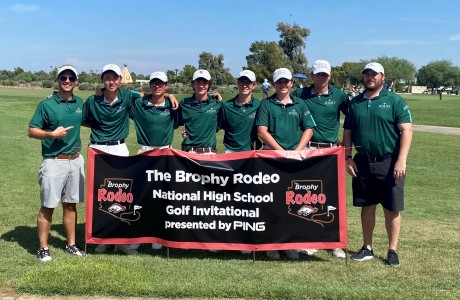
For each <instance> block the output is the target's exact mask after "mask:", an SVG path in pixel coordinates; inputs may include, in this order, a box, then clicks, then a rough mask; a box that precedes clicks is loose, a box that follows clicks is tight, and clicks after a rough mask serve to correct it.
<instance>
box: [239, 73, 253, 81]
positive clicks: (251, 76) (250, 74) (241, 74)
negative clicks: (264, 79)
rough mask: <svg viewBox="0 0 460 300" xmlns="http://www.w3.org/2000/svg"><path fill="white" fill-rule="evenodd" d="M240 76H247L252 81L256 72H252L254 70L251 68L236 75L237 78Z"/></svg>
mask: <svg viewBox="0 0 460 300" xmlns="http://www.w3.org/2000/svg"><path fill="white" fill-rule="evenodd" d="M241 77H247V78H248V79H249V80H251V81H252V82H255V81H256V74H254V72H252V71H251V70H244V71H241V72H240V74H239V75H238V79H240V78H241Z"/></svg>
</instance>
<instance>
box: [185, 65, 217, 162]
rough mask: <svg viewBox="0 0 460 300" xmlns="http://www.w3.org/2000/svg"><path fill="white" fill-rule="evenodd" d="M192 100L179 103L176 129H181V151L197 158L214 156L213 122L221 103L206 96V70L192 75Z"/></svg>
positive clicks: (214, 127)
mask: <svg viewBox="0 0 460 300" xmlns="http://www.w3.org/2000/svg"><path fill="white" fill-rule="evenodd" d="M192 85H193V90H194V93H193V95H192V97H190V98H185V99H183V100H182V101H181V102H180V105H179V111H178V112H177V115H176V116H177V118H176V119H177V125H178V126H184V127H185V130H184V133H183V136H184V140H183V142H182V150H184V151H187V152H192V153H198V154H214V153H216V143H217V141H216V130H217V119H218V115H219V111H220V109H221V107H222V103H221V102H219V101H218V98H217V97H214V96H211V95H209V93H208V92H209V90H210V89H211V86H212V81H211V75H210V74H209V72H208V71H206V70H197V71H196V72H195V73H193V79H192Z"/></svg>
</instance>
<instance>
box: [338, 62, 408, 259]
mask: <svg viewBox="0 0 460 300" xmlns="http://www.w3.org/2000/svg"><path fill="white" fill-rule="evenodd" d="M363 74H364V87H365V91H364V93H362V94H360V95H358V96H356V97H355V98H353V99H352V101H351V102H350V104H349V107H348V114H347V115H346V117H345V123H344V126H343V127H344V133H343V143H344V146H345V154H346V170H347V172H348V174H350V175H351V176H353V181H352V188H353V205H354V206H357V207H361V225H362V229H363V246H362V248H361V249H360V250H359V251H358V252H357V253H356V254H354V255H353V256H352V257H351V258H352V259H353V260H356V261H364V260H370V259H372V258H373V257H374V252H373V249H372V235H373V231H374V227H375V213H376V207H377V204H379V203H380V204H381V205H382V207H383V212H384V218H385V228H386V231H387V235H388V252H387V258H386V260H385V262H386V264H388V265H389V266H393V267H398V266H399V257H398V253H397V246H398V240H399V232H400V228H401V211H402V210H403V209H404V179H405V177H406V160H407V156H408V154H409V149H410V145H411V141H412V116H411V113H410V110H409V107H408V106H407V104H406V102H405V101H404V100H403V99H402V98H401V97H400V96H399V95H396V94H395V93H392V92H390V91H388V90H386V89H383V82H384V80H385V72H384V69H383V66H382V65H381V64H379V63H376V62H372V63H369V64H367V65H366V66H365V67H364V70H363ZM352 145H354V147H355V149H356V152H357V153H356V155H355V157H354V158H353V159H352V156H351V152H352V148H351V147H352Z"/></svg>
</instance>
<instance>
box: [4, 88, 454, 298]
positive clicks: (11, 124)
mask: <svg viewBox="0 0 460 300" xmlns="http://www.w3.org/2000/svg"><path fill="white" fill-rule="evenodd" d="M49 93H50V90H23V89H1V88H0V138H1V141H2V143H0V155H1V162H2V163H1V165H0V174H1V176H0V190H1V192H2V195H3V197H2V198H1V199H0V204H1V206H2V208H3V211H4V213H3V214H2V217H1V218H0V287H2V288H3V289H6V288H13V289H14V290H15V291H16V292H17V293H29V294H38V295H44V296H53V295H86V296H92V295H99V296H100V295H106V296H112V297H129V296H137V297H146V298H151V297H164V298H254V299H268V298H272V299H273V298H277V299H280V298H282V299H298V298H302V299H370V298H373V299H408V298H410V299H458V298H460V289H459V288H458V287H459V286H460V264H459V263H458V253H459V250H460V247H459V240H460V226H459V225H460V221H459V217H458V216H459V214H460V204H459V201H458V199H459V198H460V197H459V196H460V193H459V189H458V177H457V176H458V170H457V167H456V166H457V165H458V161H459V160H460V154H459V152H458V151H457V149H459V147H460V139H459V138H458V136H453V135H441V134H434V133H422V132H414V140H413V145H412V149H411V153H410V155H409V160H408V178H407V182H406V210H405V211H404V212H403V215H402V220H403V224H402V232H401V240H400V247H399V250H400V258H401V267H400V268H399V269H392V268H389V267H387V266H385V265H384V263H383V259H384V256H385V254H386V246H387V238H386V233H385V230H384V225H383V216H382V212H381V210H379V211H378V216H377V225H376V230H375V235H374V236H375V239H374V251H375V254H376V256H377V257H376V259H374V260H372V261H369V262H363V263H358V262H354V261H349V265H348V267H347V266H346V265H345V261H344V260H338V259H334V258H332V257H331V256H330V254H329V252H326V251H319V252H317V254H315V256H313V257H307V258H305V257H304V258H302V259H301V261H299V262H291V261H287V260H281V261H278V262H273V261H269V260H267V259H266V258H265V255H264V253H257V255H256V262H255V263H253V262H252V259H251V257H247V256H244V255H242V254H240V253H239V252H237V251H233V252H230V251H225V252H220V253H210V252H208V251H195V250H188V251H187V250H178V249H171V250H170V257H169V258H168V257H167V255H166V250H165V249H163V250H160V251H154V250H151V249H150V248H149V247H148V246H147V245H143V246H142V247H141V248H140V252H141V255H138V256H124V255H122V254H120V253H119V252H115V253H111V252H110V254H104V255H97V254H95V253H94V245H88V250H89V253H90V255H88V256H87V257H85V258H76V257H71V256H69V255H66V254H65V253H64V251H63V250H62V248H63V246H64V243H65V238H64V230H63V227H62V220H61V219H62V209H61V208H57V209H56V211H55V214H54V220H53V226H52V231H51V237H50V247H51V251H52V255H53V261H52V262H51V263H47V264H44V263H40V262H38V261H37V260H36V259H35V251H36V249H37V244H38V241H37V234H36V216H37V212H38V209H39V189H38V184H37V171H38V167H39V164H40V161H41V156H40V142H39V141H38V140H33V139H29V138H28V137H27V135H26V131H27V124H28V122H29V120H30V118H31V116H32V113H33V111H34V110H35V107H36V105H37V103H38V102H39V100H40V99H41V98H42V97H44V96H46V95H48V94H49ZM78 94H79V95H82V97H83V98H86V97H87V96H88V95H89V93H81V92H78ZM224 98H225V99H227V98H228V96H227V95H224ZM459 100H460V99H458V98H457V97H455V96H451V98H450V97H444V96H443V100H442V101H439V100H438V99H436V98H433V99H431V97H430V96H425V95H423V96H420V97H419V96H417V97H414V98H413V99H408V102H409V105H410V106H411V109H412V112H413V115H414V120H415V123H416V124H428V123H425V122H418V120H423V121H425V119H429V118H428V115H431V116H433V118H434V117H436V116H437V118H438V120H439V121H438V122H437V123H436V122H435V120H434V119H433V123H431V124H430V125H443V126H459V127H460V124H456V122H457V123H458V122H459V121H458V120H453V122H452V124H451V125H449V124H447V123H445V124H444V123H442V122H443V121H444V120H446V119H448V117H447V116H448V115H449V114H451V115H454V112H451V111H453V110H455V109H457V111H458V104H457V103H458V102H460V101H459ZM446 105H448V106H450V108H447V109H446V108H445V106H446ZM424 107H430V109H427V110H425V108H424ZM424 111H426V115H425V114H424V113H423V112H424ZM457 115H458V113H457ZM453 119H454V118H453ZM88 136H89V130H87V129H84V130H83V131H82V138H83V142H84V143H87V142H88ZM177 136H179V134H178V133H176V137H177ZM218 139H219V140H220V141H221V140H222V137H221V135H220V137H219V138H218ZM179 144H180V139H176V140H175V142H174V145H175V147H176V148H177V147H179V146H178V145H179ZM128 146H129V148H130V151H131V153H135V151H136V150H137V146H136V140H135V134H134V129H133V128H132V131H131V134H130V137H129V139H128ZM220 147H221V146H220ZM83 153H84V155H86V149H84V150H83ZM347 195H348V196H347V199H348V203H347V207H348V239H349V249H350V251H354V250H357V249H358V248H359V247H360V246H361V225H360V221H359V209H356V208H353V207H352V206H351V204H350V203H351V192H350V178H349V177H348V176H347ZM78 208H79V216H78V225H77V233H78V241H79V242H80V243H83V241H84V223H85V212H84V209H85V207H84V205H80V206H79V207H78Z"/></svg>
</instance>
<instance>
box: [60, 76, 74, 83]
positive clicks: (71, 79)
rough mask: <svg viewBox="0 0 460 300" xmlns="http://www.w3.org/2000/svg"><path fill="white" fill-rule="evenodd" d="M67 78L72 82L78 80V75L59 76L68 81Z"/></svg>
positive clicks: (63, 80)
mask: <svg viewBox="0 0 460 300" xmlns="http://www.w3.org/2000/svg"><path fill="white" fill-rule="evenodd" d="M67 79H69V81H70V82H75V81H77V77H75V76H65V75H61V76H59V81H62V82H66V81H67Z"/></svg>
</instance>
